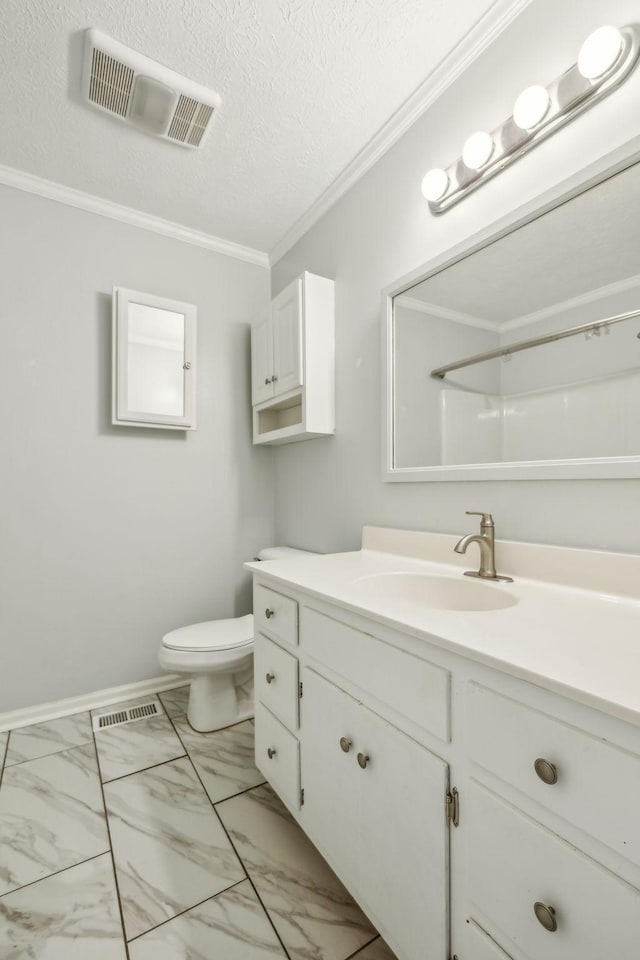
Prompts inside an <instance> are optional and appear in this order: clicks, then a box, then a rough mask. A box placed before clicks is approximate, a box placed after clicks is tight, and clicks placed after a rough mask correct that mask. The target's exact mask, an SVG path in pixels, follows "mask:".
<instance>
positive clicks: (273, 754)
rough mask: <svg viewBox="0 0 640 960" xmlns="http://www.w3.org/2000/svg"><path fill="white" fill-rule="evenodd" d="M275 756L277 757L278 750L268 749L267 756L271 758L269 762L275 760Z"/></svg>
mask: <svg viewBox="0 0 640 960" xmlns="http://www.w3.org/2000/svg"><path fill="white" fill-rule="evenodd" d="M275 755H276V748H275V747H267V756H268V757H269V760H273V758H274V757H275Z"/></svg>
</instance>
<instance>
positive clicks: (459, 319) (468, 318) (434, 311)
mask: <svg viewBox="0 0 640 960" xmlns="http://www.w3.org/2000/svg"><path fill="white" fill-rule="evenodd" d="M394 303H396V304H397V305H398V306H399V307H405V309H407V310H414V311H415V312H416V313H424V314H427V315H428V316H429V317H435V318H436V319H438V320H452V321H453V323H463V324H464V325H465V326H466V327H477V328H478V329H480V330H491V331H492V333H498V332H499V331H500V329H501V327H500V324H499V323H497V322H495V321H493V320H483V319H482V317H475V316H474V315H473V314H471V313H461V312H460V311H459V310H450V309H449V307H441V306H440V305H439V304H435V303H427V302H426V300H418V299H417V298H416V297H407V296H405V295H404V294H401V295H400V296H399V297H394Z"/></svg>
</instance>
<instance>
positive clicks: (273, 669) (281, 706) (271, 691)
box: [253, 634, 299, 730]
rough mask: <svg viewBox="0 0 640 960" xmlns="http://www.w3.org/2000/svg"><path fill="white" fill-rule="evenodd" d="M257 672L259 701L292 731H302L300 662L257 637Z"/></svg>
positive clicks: (275, 644) (255, 659) (255, 651)
mask: <svg viewBox="0 0 640 960" xmlns="http://www.w3.org/2000/svg"><path fill="white" fill-rule="evenodd" d="M253 669H254V676H255V698H256V700H261V701H262V703H264V704H265V705H266V706H267V707H268V708H269V710H271V712H272V713H275V714H276V716H278V717H279V718H280V719H281V720H282V722H283V723H284V724H286V725H287V726H288V727H290V728H291V729H292V730H297V728H298V704H299V684H298V660H297V658H296V657H294V656H292V655H291V654H290V653H287V651H286V650H283V649H282V647H279V646H278V644H277V643H274V642H273V641H272V640H267V638H266V637H263V636H261V635H260V634H257V636H256V638H255V650H254V661H253Z"/></svg>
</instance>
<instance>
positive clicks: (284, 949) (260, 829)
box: [0, 686, 395, 960]
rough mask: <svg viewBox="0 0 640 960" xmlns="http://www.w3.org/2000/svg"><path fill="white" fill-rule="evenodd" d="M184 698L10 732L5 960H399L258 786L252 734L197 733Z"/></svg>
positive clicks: (0, 907) (0, 759)
mask: <svg viewBox="0 0 640 960" xmlns="http://www.w3.org/2000/svg"><path fill="white" fill-rule="evenodd" d="M150 699H152V698H150V697H145V698H143V699H142V700H139V701H127V702H126V705H127V706H132V705H134V704H135V703H142V702H148V701H149V700H150ZM187 699H188V687H184V686H183V687H178V688H176V689H175V690H171V691H168V692H163V693H161V694H159V695H158V698H156V703H157V706H158V710H159V714H158V716H155V717H148V718H145V719H142V720H137V721H134V722H132V723H128V724H124V725H122V726H118V727H112V728H107V729H105V730H100V731H96V732H94V731H93V730H92V723H91V720H92V717H91V714H90V713H89V712H84V713H77V714H74V715H73V716H69V717H62V718H60V719H58V720H51V721H47V722H45V723H38V724H33V725H32V726H27V727H22V728H20V729H17V730H13V731H11V732H10V733H9V734H6V733H0V958H2V960H81V958H82V960H85V958H87V957H91V960H213V958H215V960H267V958H272V960H347V958H353V960H395V958H394V957H393V954H392V953H391V951H390V950H389V948H388V947H387V946H386V944H385V943H384V942H383V941H382V940H381V939H380V937H379V936H378V935H377V933H376V931H375V930H374V928H373V927H372V926H371V924H370V923H369V921H368V920H367V918H366V917H365V916H364V914H363V913H362V912H361V911H360V909H359V908H358V907H357V905H356V904H355V903H354V902H353V900H352V899H351V897H350V896H349V894H348V893H347V891H346V890H345V889H344V887H343V886H342V884H341V883H340V882H339V880H338V879H337V877H336V876H335V875H334V874H333V873H332V871H331V870H330V868H329V867H328V865H327V864H326V863H325V861H324V860H323V859H322V857H321V856H320V855H319V853H318V852H317V850H316V849H315V848H314V847H313V846H312V844H311V843H310V842H309V840H308V839H307V838H306V836H305V834H304V833H303V832H302V830H301V829H300V828H299V827H298V826H297V824H296V823H295V821H294V820H293V819H292V817H291V816H290V815H289V813H288V812H287V810H286V809H285V807H284V806H283V805H282V804H281V803H280V801H279V800H278V798H277V797H276V796H275V794H274V793H273V791H272V790H271V789H270V787H269V786H268V785H267V784H265V783H264V780H263V777H262V775H261V774H260V772H259V771H258V770H257V768H256V767H255V766H254V763H253V730H254V728H253V723H251V722H249V721H244V722H242V723H238V724H236V725H234V726H232V727H228V728H227V729H225V730H219V731H216V732H215V733H210V734H199V733H196V732H195V731H194V730H193V729H192V728H191V727H190V726H189V723H188V721H187V718H186V716H185V710H186V707H187ZM124 705H125V704H122V705H120V704H116V705H114V706H110V707H108V708H105V709H104V710H98V711H93V714H94V716H95V715H99V714H101V713H105V712H111V711H113V710H116V709H118V708H119V707H120V706H124Z"/></svg>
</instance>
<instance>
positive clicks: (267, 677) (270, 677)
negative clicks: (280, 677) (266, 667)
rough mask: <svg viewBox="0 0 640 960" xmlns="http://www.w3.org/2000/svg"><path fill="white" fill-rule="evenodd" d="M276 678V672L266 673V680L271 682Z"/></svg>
mask: <svg viewBox="0 0 640 960" xmlns="http://www.w3.org/2000/svg"><path fill="white" fill-rule="evenodd" d="M275 678H276V675H275V673H267V674H266V675H265V680H266V681H267V683H271V681H272V680H275Z"/></svg>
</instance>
